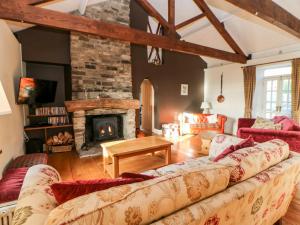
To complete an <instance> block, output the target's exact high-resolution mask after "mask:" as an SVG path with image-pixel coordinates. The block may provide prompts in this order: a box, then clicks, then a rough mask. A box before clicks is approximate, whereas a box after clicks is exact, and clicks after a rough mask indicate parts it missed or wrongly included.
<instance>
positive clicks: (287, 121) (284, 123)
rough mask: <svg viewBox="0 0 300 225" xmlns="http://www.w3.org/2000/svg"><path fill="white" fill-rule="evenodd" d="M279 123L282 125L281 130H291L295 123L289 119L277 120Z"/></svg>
mask: <svg viewBox="0 0 300 225" xmlns="http://www.w3.org/2000/svg"><path fill="white" fill-rule="evenodd" d="M279 124H281V126H282V130H284V131H292V130H294V125H295V122H294V121H293V120H291V119H288V118H287V119H283V120H281V121H280V122H279Z"/></svg>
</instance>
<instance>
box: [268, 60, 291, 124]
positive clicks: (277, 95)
mask: <svg viewBox="0 0 300 225" xmlns="http://www.w3.org/2000/svg"><path fill="white" fill-rule="evenodd" d="M291 72H292V67H291V65H285V66H282V65H281V66H277V67H274V66H273V67H272V68H267V69H264V70H263V76H264V78H263V88H264V92H263V93H264V96H263V98H264V101H263V114H264V116H265V117H266V118H269V119H271V118H273V117H274V116H276V115H285V116H291V102H292V98H291Z"/></svg>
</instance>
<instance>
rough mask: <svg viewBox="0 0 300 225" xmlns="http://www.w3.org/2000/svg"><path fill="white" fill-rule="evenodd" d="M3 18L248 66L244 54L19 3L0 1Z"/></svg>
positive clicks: (0, 15)
mask: <svg viewBox="0 0 300 225" xmlns="http://www.w3.org/2000/svg"><path fill="white" fill-rule="evenodd" d="M0 18H1V19H7V20H13V21H17V22H26V23H30V24H34V25H40V26H46V27H52V28H55V29H63V30H69V31H75V32H81V33H85V34H91V35H95V36H100V37H103V38H112V39H116V40H121V41H127V42H130V43H133V44H138V45H146V46H148V45H150V46H153V47H156V48H163V49H166V50H170V51H176V52H181V53H186V54H192V55H202V56H208V57H212V58H217V59H221V60H226V61H231V62H237V63H246V61H247V58H246V57H244V56H243V55H239V54H235V53H231V52H226V51H222V50H218V49H214V48H210V47H206V46H201V45H197V44H193V43H189V42H185V41H181V40H178V39H174V38H169V37H165V36H159V35H155V34H150V33H147V32H144V31H141V30H137V29H133V28H130V27H128V26H125V25H121V24H116V23H109V22H104V21H99V20H93V19H89V18H86V17H82V16H76V15H72V14H67V13H61V12H56V11H53V10H48V9H44V8H40V7H36V6H30V5H23V4H20V2H19V1H18V0H17V1H13V0H10V1H6V0H4V1H2V0H0Z"/></svg>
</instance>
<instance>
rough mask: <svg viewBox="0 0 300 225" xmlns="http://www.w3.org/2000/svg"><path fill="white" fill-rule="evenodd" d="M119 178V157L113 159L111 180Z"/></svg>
mask: <svg viewBox="0 0 300 225" xmlns="http://www.w3.org/2000/svg"><path fill="white" fill-rule="evenodd" d="M117 177H119V157H117V156H114V157H113V178H117Z"/></svg>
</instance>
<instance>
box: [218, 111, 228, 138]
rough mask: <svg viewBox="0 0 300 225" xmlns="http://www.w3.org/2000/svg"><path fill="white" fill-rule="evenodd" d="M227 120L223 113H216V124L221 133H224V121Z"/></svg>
mask: <svg viewBox="0 0 300 225" xmlns="http://www.w3.org/2000/svg"><path fill="white" fill-rule="evenodd" d="M226 121H227V117H226V116H224V115H220V114H218V125H219V127H220V130H221V133H222V134H224V132H225V123H226Z"/></svg>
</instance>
